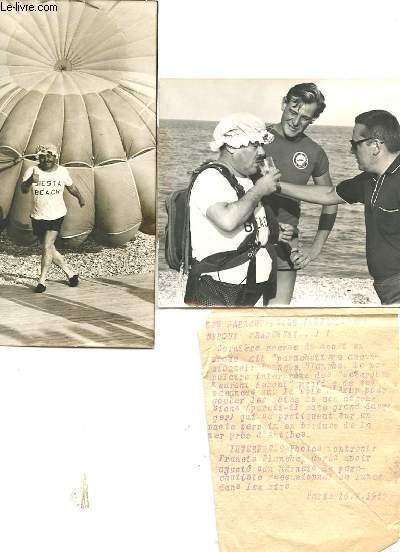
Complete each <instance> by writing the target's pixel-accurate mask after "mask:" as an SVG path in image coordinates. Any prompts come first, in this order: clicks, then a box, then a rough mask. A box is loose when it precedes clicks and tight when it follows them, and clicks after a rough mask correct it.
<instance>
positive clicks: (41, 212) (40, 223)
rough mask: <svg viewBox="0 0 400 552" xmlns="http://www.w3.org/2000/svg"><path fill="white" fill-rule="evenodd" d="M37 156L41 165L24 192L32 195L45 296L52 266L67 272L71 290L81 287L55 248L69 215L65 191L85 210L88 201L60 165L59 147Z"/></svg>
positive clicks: (42, 149)
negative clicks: (62, 226) (65, 219)
mask: <svg viewBox="0 0 400 552" xmlns="http://www.w3.org/2000/svg"><path fill="white" fill-rule="evenodd" d="M36 155H37V159H38V161H39V164H38V165H34V166H32V167H29V168H28V169H27V171H26V172H25V174H24V176H23V178H22V184H21V190H22V192H23V193H28V192H29V189H31V191H32V199H33V201H32V211H31V222H32V230H33V233H34V234H35V235H36V236H37V237H38V239H39V241H40V243H41V245H42V259H41V271H40V277H39V282H38V284H37V286H36V288H35V293H43V292H44V291H46V285H45V283H46V277H47V273H48V271H49V269H50V266H51V263H54V264H55V265H56V266H58V267H59V268H61V270H63V271H64V273H65V274H66V275H67V277H68V284H69V286H71V287H76V286H77V285H78V283H79V278H78V274H75V273H74V272H73V271H72V269H71V268H70V267H69V266H68V264H67V263H66V262H65V259H64V257H63V256H62V255H61V253H59V251H57V249H56V247H55V245H54V244H55V241H56V239H57V236H58V233H59V232H60V229H61V225H62V223H63V220H64V217H65V215H66V213H67V208H66V205H65V202H64V197H63V195H64V189H66V190H68V192H69V193H70V194H71V195H73V196H74V197H76V198H77V200H78V201H79V205H80V206H81V207H83V206H84V205H85V201H84V199H83V197H82V195H81V193H80V191H79V190H78V188H77V187H76V186H75V185H74V184H73V183H72V179H71V177H70V175H69V173H68V170H67V169H66V168H65V167H62V166H60V165H59V164H58V151H57V148H56V146H53V145H45V146H42V145H41V146H38V147H37V150H36Z"/></svg>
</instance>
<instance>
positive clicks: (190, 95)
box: [159, 78, 400, 126]
mask: <svg viewBox="0 0 400 552" xmlns="http://www.w3.org/2000/svg"><path fill="white" fill-rule="evenodd" d="M311 80H312V79H310V78H303V79H301V78H300V79H299V78H297V79H175V78H174V79H160V91H159V102H160V103H159V111H160V118H163V119H195V120H208V121H218V120H219V119H221V118H222V117H224V116H225V115H228V114H229V113H235V112H238V111H246V112H250V113H254V114H255V115H258V116H259V117H261V118H262V119H263V120H265V121H267V122H277V121H279V119H280V113H281V102H282V98H283V96H284V95H285V93H286V92H287V91H288V89H289V88H290V87H291V86H293V85H294V84H297V83H299V82H310V81H311ZM313 82H315V83H316V84H317V85H318V87H319V88H320V89H321V91H322V93H323V94H324V96H325V101H326V105H327V107H326V109H325V111H324V112H323V114H322V115H321V116H320V118H319V119H318V120H317V121H316V122H315V123H314V124H321V125H339V126H352V125H353V123H354V117H355V116H356V115H357V114H358V113H362V112H363V111H368V110H370V109H386V110H388V111H390V112H391V113H393V114H394V115H396V117H398V118H399V119H400V93H399V92H400V79H384V80H382V79H313Z"/></svg>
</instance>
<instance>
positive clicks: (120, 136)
mask: <svg viewBox="0 0 400 552" xmlns="http://www.w3.org/2000/svg"><path fill="white" fill-rule="evenodd" d="M96 96H98V97H99V98H101V101H102V102H103V104H104V105H105V107H106V109H107V111H108V112H109V114H110V115H111V119H112V120H113V121H114V124H115V128H116V129H117V132H118V136H119V139H120V140H121V146H122V150H123V151H124V152H125V160H126V159H127V158H128V156H127V152H126V149H125V148H124V141H123V139H122V135H121V132H120V130H119V126H118V121H117V120H116V119H115V117H114V115H113V113H112V111H111V109H110V108H109V107H108V105H107V102H106V101H105V99H104V98H103V96H102V95H101V93H100V92H96Z"/></svg>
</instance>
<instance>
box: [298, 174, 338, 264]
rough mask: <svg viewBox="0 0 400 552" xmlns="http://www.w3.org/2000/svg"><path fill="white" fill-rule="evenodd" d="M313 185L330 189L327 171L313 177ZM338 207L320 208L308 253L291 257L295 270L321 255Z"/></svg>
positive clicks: (326, 206) (327, 206) (330, 184)
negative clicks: (316, 227) (316, 226)
mask: <svg viewBox="0 0 400 552" xmlns="http://www.w3.org/2000/svg"><path fill="white" fill-rule="evenodd" d="M313 180H314V183H315V184H316V185H317V186H328V187H330V188H332V180H331V176H330V174H329V171H328V172H326V173H325V174H323V175H321V176H315V177H313ZM337 210H338V207H337V205H323V206H322V208H321V214H320V217H319V223H318V229H317V231H316V233H315V237H314V241H313V243H312V245H311V248H310V249H309V251H308V252H307V253H306V252H300V251H298V252H297V254H296V252H295V254H294V255H293V258H292V260H293V262H294V263H295V267H296V268H304V267H306V266H307V265H308V264H309V263H310V262H311V261H313V260H314V259H316V258H317V257H318V255H319V254H320V253H321V251H322V248H323V246H324V244H325V242H326V240H327V239H328V236H329V234H330V233H331V230H332V228H333V225H334V224H335V220H336V215H337Z"/></svg>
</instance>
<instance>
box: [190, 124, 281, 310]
mask: <svg viewBox="0 0 400 552" xmlns="http://www.w3.org/2000/svg"><path fill="white" fill-rule="evenodd" d="M270 136H271V135H270V133H268V131H267V129H266V127H265V124H264V123H263V122H262V121H261V120H259V119H258V118H257V117H255V116H253V115H251V114H248V113H238V114H233V115H230V116H228V117H225V118H224V119H222V120H221V121H220V123H219V124H218V125H217V127H216V129H215V131H214V141H213V142H211V144H210V147H211V150H212V151H214V152H218V158H217V163H218V165H220V166H222V170H218V168H216V167H209V168H207V167H206V168H204V167H203V168H204V170H202V171H201V172H200V173H199V174H198V176H197V178H196V179H195V181H194V184H193V187H192V190H191V195H190V204H189V205H190V230H191V244H192V257H193V259H194V261H193V264H192V268H191V270H190V272H189V278H188V284H187V288H186V297H185V302H186V303H189V304H197V305H203V306H239V305H240V306H252V305H255V304H256V303H257V301H258V299H260V298H261V297H262V296H263V292H264V291H265V288H266V286H265V283H266V282H268V281H271V278H272V277H273V276H275V274H274V272H275V270H276V269H275V267H274V259H273V255H271V250H270V249H269V248H268V242H269V239H270V233H271V224H272V221H271V220H270V217H269V216H267V211H266V208H265V206H264V205H263V204H262V201H261V200H262V198H263V197H264V196H268V195H269V194H271V193H272V192H274V191H275V190H276V189H277V183H278V181H279V177H280V173H279V171H278V170H273V171H271V172H270V173H269V174H266V175H265V176H261V177H259V178H257V179H255V178H256V176H257V175H258V176H260V168H262V167H263V165H264V159H265V152H264V150H263V144H264V143H265V142H266V141H268V140H269V139H270ZM226 171H228V172H226ZM252 177H253V178H254V179H255V181H254V182H253V180H252V179H251V178H252ZM291 235H292V233H291V231H290V229H289V228H287V229H286V231H285V235H284V236H283V237H284V238H290V237H291ZM221 259H222V260H221ZM200 267H201V270H200ZM194 290H195V291H194ZM268 293H269V296H271V290H269V292H268ZM273 293H275V290H274V292H273ZM267 299H268V298H267V297H266V294H265V293H264V303H266V302H267Z"/></svg>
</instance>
